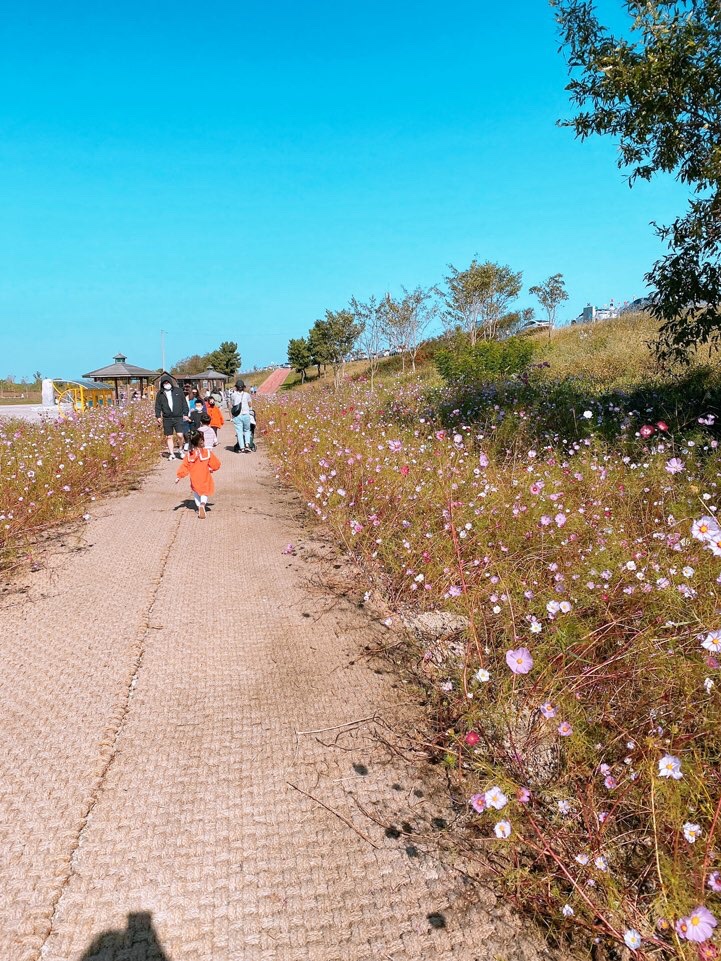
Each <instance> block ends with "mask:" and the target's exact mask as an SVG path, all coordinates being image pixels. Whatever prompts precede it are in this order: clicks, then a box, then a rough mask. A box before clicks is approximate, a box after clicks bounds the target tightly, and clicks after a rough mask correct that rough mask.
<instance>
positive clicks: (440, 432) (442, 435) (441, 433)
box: [436, 430, 446, 440]
mask: <svg viewBox="0 0 721 961" xmlns="http://www.w3.org/2000/svg"><path fill="white" fill-rule="evenodd" d="M445 439H446V432H445V431H444V430H437V431H436V440H445Z"/></svg>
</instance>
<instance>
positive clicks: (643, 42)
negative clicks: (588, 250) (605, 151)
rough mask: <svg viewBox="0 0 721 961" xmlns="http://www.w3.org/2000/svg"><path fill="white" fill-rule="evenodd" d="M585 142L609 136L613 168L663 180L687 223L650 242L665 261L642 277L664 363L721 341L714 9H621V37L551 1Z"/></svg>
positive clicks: (588, 10)
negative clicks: (678, 194)
mask: <svg viewBox="0 0 721 961" xmlns="http://www.w3.org/2000/svg"><path fill="white" fill-rule="evenodd" d="M551 2H552V5H553V6H554V7H555V9H556V19H557V21H558V25H559V29H560V34H561V38H562V43H563V49H564V51H565V54H566V57H567V60H568V65H569V71H570V73H571V78H572V79H571V82H570V83H569V84H568V86H567V87H566V89H567V90H568V91H569V92H570V95H571V102H572V104H574V105H575V106H576V107H578V108H579V112H578V114H577V115H576V116H575V117H573V118H572V119H570V120H565V121H562V126H566V127H571V128H572V129H573V130H575V132H576V136H578V137H580V138H581V139H582V140H585V139H586V138H587V137H590V136H591V135H592V134H610V135H611V136H612V137H613V138H614V140H616V141H617V142H618V145H619V157H618V166H619V167H620V168H621V169H624V170H626V171H627V173H628V179H629V183H630V184H631V185H633V183H634V182H635V181H636V179H637V178H641V179H642V180H651V179H652V177H653V176H654V175H655V174H657V173H659V172H663V173H670V174H673V175H674V176H675V177H676V179H677V180H679V181H681V183H683V184H685V185H686V186H687V187H688V188H689V191H690V193H691V199H690V201H689V205H688V209H687V211H686V213H685V214H684V215H683V216H681V217H679V218H677V219H676V220H675V221H674V222H673V223H672V224H671V225H670V226H658V225H654V226H655V227H656V232H657V233H658V235H659V236H660V237H661V238H662V239H663V240H664V241H666V243H667V245H668V253H667V254H666V255H665V256H664V257H662V258H661V259H660V260H658V261H657V262H656V263H655V264H654V266H653V267H652V268H651V270H650V271H649V272H648V274H646V281H647V282H648V284H649V286H650V287H651V288H652V289H653V291H654V293H653V295H652V298H651V299H652V305H651V308H650V309H651V313H652V314H653V315H654V316H655V317H656V318H657V319H658V320H659V321H661V328H660V332H659V338H658V342H657V345H656V348H657V352H658V355H659V356H660V358H661V359H662V360H672V359H677V360H687V359H688V356H689V351H690V350H691V349H692V348H693V347H694V346H695V345H696V344H703V343H709V344H711V345H713V346H714V347H718V345H719V343H720V342H721V152H720V151H719V144H720V143H721V96H720V95H719V91H720V90H721V9H720V8H719V3H718V0H626V2H625V3H623V4H622V6H623V7H625V10H626V13H627V15H628V18H629V20H628V26H629V28H630V31H629V34H628V37H623V36H614V35H613V34H611V33H610V32H609V30H608V29H607V28H606V27H605V26H603V25H602V24H601V23H600V21H599V19H598V17H597V15H596V11H595V8H594V5H593V4H592V3H590V2H588V0H551Z"/></svg>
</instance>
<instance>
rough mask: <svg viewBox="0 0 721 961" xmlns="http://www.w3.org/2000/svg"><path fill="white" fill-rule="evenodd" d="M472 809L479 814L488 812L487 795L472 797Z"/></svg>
mask: <svg viewBox="0 0 721 961" xmlns="http://www.w3.org/2000/svg"><path fill="white" fill-rule="evenodd" d="M471 807H472V808H473V810H474V811H475V812H476V813H477V814H483V812H484V811H485V810H486V796H485V794H474V795H473V796H472V797H471Z"/></svg>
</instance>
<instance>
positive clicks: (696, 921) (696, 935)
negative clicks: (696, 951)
mask: <svg viewBox="0 0 721 961" xmlns="http://www.w3.org/2000/svg"><path fill="white" fill-rule="evenodd" d="M717 923H718V922H717V921H716V918H715V917H714V916H713V914H711V912H710V911H709V910H708V908H705V907H704V906H703V905H702V904H699V905H698V907H695V908H694V909H693V911H692V912H691V913H690V914H689V915H688V916H687V917H685V918H679V919H678V921H677V922H676V933H677V934H678V936H679V937H680V938H684V939H685V940H686V941H696V942H701V941H708V939H709V938H710V937H711V936H712V935H713V929H714V928H715V927H716V925H717Z"/></svg>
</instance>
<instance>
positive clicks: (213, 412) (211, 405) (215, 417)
mask: <svg viewBox="0 0 721 961" xmlns="http://www.w3.org/2000/svg"><path fill="white" fill-rule="evenodd" d="M206 413H207V414H209V415H210V426H211V427H212V428H213V430H214V431H215V436H216V437H217V436H218V431H219V430H220V428H221V427H222V426H223V424H224V423H225V418H224V417H223V412H222V410H221V409H220V406H219V404H218V402H217V401H216V399H215V396H214V395H213V394H211V395H210V397H209V398H208V403H207V404H206Z"/></svg>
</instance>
